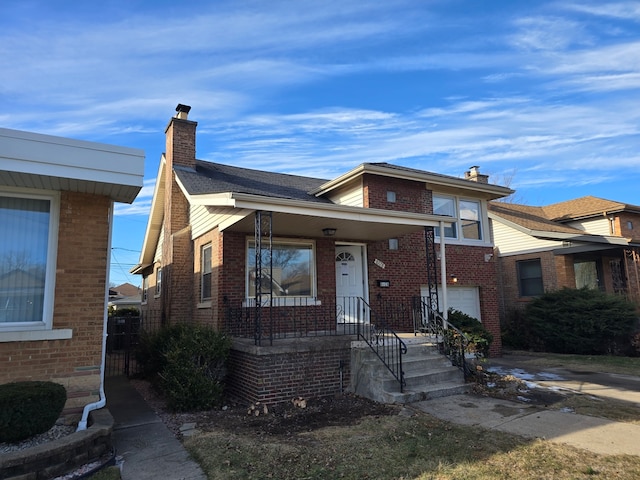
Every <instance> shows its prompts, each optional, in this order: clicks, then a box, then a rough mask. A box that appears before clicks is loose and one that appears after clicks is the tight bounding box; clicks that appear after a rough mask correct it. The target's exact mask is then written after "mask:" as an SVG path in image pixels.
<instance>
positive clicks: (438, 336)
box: [413, 297, 473, 378]
mask: <svg viewBox="0 0 640 480" xmlns="http://www.w3.org/2000/svg"><path fill="white" fill-rule="evenodd" d="M413 306H414V308H413V313H414V331H415V333H416V335H418V334H422V335H425V336H431V337H434V338H435V340H436V342H437V344H438V350H439V351H440V353H442V354H443V355H445V356H446V357H447V358H448V359H449V360H451V364H452V365H454V366H456V367H458V368H459V369H460V370H461V371H462V373H463V374H464V376H465V378H468V377H470V376H471V375H472V374H473V372H472V370H471V365H470V364H469V362H467V360H466V354H467V350H468V346H469V339H468V338H467V336H466V335H465V334H464V333H463V332H462V330H460V329H458V328H456V327H455V326H454V325H452V324H451V323H449V322H447V321H446V320H445V318H444V317H443V316H442V314H441V313H440V312H436V311H435V310H433V309H432V308H431V307H430V306H429V299H428V298H426V297H415V298H414V300H413Z"/></svg>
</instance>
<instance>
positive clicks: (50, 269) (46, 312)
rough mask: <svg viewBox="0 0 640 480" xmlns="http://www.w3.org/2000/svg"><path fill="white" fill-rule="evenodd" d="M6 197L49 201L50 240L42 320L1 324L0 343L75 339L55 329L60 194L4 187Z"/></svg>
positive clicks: (67, 330)
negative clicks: (54, 312) (54, 310)
mask: <svg viewBox="0 0 640 480" xmlns="http://www.w3.org/2000/svg"><path fill="white" fill-rule="evenodd" d="M0 195H2V196H3V197H14V198H31V199H36V200H47V201H49V238H48V239H47V263H46V266H45V289H44V299H43V310H42V320H41V321H36V322H6V323H4V322H3V323H0V333H2V335H0V341H31V340H58V339H68V338H71V337H72V330H71V329H57V330H54V329H53V307H54V300H55V287H56V266H57V264H56V262H57V257H58V234H59V225H60V192H57V191H50V190H36V189H29V188H12V187H2V189H0Z"/></svg>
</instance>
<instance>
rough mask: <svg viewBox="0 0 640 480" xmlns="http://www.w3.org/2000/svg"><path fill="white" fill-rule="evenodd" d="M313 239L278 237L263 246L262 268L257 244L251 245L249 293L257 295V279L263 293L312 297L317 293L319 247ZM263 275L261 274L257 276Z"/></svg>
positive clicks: (289, 296) (248, 255)
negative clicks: (269, 246) (291, 239)
mask: <svg viewBox="0 0 640 480" xmlns="http://www.w3.org/2000/svg"><path fill="white" fill-rule="evenodd" d="M314 250H315V249H314V244H313V242H304V241H301V242H297V241H274V242H273V244H272V248H271V258H269V249H265V248H263V249H262V255H261V257H260V260H261V263H262V268H261V272H259V273H258V272H257V269H256V260H257V259H256V247H255V242H254V241H249V244H248V248H247V278H246V283H247V296H248V297H249V298H251V297H255V296H256V283H259V285H260V289H261V292H260V293H261V294H262V295H263V296H264V295H266V296H269V295H271V296H272V297H285V298H292V297H312V296H314V294H315V283H316V281H315V267H314V265H315V258H314V257H315V251H314ZM257 275H259V278H256V277H257ZM256 280H258V282H256Z"/></svg>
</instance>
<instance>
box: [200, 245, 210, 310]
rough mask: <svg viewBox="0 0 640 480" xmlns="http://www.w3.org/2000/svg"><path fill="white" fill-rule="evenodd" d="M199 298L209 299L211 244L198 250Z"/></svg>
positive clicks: (202, 299)
mask: <svg viewBox="0 0 640 480" xmlns="http://www.w3.org/2000/svg"><path fill="white" fill-rule="evenodd" d="M200 264H201V265H200V300H201V301H204V300H210V299H211V244H208V245H205V246H203V247H202V251H201V252H200Z"/></svg>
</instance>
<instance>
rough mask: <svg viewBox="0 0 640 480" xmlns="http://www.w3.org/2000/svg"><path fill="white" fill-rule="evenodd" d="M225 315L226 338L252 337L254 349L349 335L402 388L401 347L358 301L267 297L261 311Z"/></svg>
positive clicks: (247, 305) (245, 308)
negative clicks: (363, 344) (367, 349)
mask: <svg viewBox="0 0 640 480" xmlns="http://www.w3.org/2000/svg"><path fill="white" fill-rule="evenodd" d="M258 311H259V314H257V312H258ZM386 313H389V310H387V311H386ZM406 313H407V314H408V315H407V316H406V319H405V320H407V321H405V322H404V323H405V325H406V326H407V327H408V328H407V329H406V331H410V310H407V311H406ZM225 316H226V318H225V329H226V331H227V332H228V333H229V334H230V335H232V336H235V337H244V338H252V337H253V339H254V341H255V344H256V345H264V344H268V345H273V343H274V341H277V340H282V339H291V338H301V337H320V336H340V335H352V336H355V337H356V338H358V339H360V340H363V341H364V342H366V343H367V345H368V346H369V347H370V348H371V350H372V351H373V352H374V353H375V354H376V355H377V356H378V358H379V359H380V361H382V363H383V364H384V365H385V366H386V368H387V369H388V370H389V372H391V374H392V375H393V376H394V378H395V379H396V380H397V381H398V382H399V384H400V389H401V390H402V389H403V387H404V383H405V382H404V373H403V371H402V355H404V354H405V353H406V352H407V346H406V344H405V343H404V342H403V341H402V339H401V338H400V337H399V336H398V334H397V333H396V332H395V331H394V330H393V329H392V327H391V325H390V322H389V321H388V319H387V318H386V317H385V314H384V313H382V314H381V313H380V312H377V311H376V310H375V309H374V308H372V307H371V305H369V304H368V303H367V302H366V301H365V300H364V299H363V298H361V297H338V298H335V297H334V298H322V299H320V298H315V299H312V298H291V297H271V298H268V299H265V300H263V305H262V308H256V304H255V301H253V300H251V301H245V302H244V304H243V305H242V306H239V307H233V306H231V305H228V306H227V308H226V314H225ZM397 320H398V319H396V321H397ZM394 324H395V321H394Z"/></svg>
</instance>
